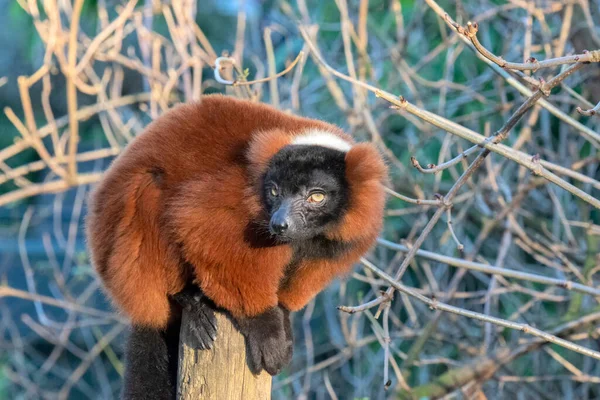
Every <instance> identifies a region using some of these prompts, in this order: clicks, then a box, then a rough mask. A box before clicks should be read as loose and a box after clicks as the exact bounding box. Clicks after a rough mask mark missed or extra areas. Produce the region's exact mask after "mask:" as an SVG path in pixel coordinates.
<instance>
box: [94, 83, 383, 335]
mask: <svg viewBox="0 0 600 400" xmlns="http://www.w3.org/2000/svg"><path fill="white" fill-rule="evenodd" d="M308 129H319V130H326V131H329V132H332V133H334V134H336V135H339V136H340V137H342V138H343V139H345V140H347V141H348V142H349V143H353V142H352V139H351V138H350V137H349V136H348V135H346V134H345V133H343V132H342V131H341V130H340V129H339V128H337V127H335V126H332V125H330V124H327V123H324V122H321V121H317V120H311V119H306V118H300V117H295V116H291V115H288V114H285V113H283V112H280V111H278V110H275V109H273V108H271V107H269V106H266V105H263V104H257V103H251V102H248V101H243V100H238V99H234V98H231V97H226V96H221V95H210V96H205V97H203V100H202V102H201V103H191V104H184V105H180V106H178V107H175V108H174V109H173V110H171V111H169V112H168V113H167V114H165V115H164V116H162V117H161V118H159V119H158V120H156V121H154V122H153V123H152V124H150V125H149V126H148V127H147V129H146V130H145V132H144V133H142V134H141V135H140V136H138V137H137V138H136V139H135V140H134V141H133V142H132V143H131V144H130V145H129V146H128V148H127V149H126V150H125V151H124V152H123V153H122V155H121V156H119V157H118V158H117V159H116V160H115V162H114V163H113V164H112V165H111V167H110V168H109V170H108V171H107V172H106V175H105V177H104V179H103V181H102V182H101V183H100V184H99V185H98V187H97V188H96V189H95V191H94V193H93V195H92V202H91V204H90V209H89V214H88V218H87V233H88V241H89V247H90V249H91V254H92V262H93V264H94V265H95V267H96V269H97V270H98V273H99V274H100V276H101V278H102V280H103V283H104V286H105V288H106V290H107V291H108V292H109V293H110V295H111V297H112V299H113V301H114V302H115V303H116V305H117V307H118V308H120V309H121V310H122V311H123V312H124V313H126V314H127V315H128V316H129V317H130V318H131V320H132V322H134V323H137V324H142V325H148V326H153V327H165V326H166V324H167V323H168V321H169V318H170V313H171V310H170V303H169V300H168V295H170V294H175V293H177V292H178V291H180V290H181V289H182V288H183V286H184V285H185V284H186V282H188V281H189V280H190V279H195V281H196V282H197V283H198V285H199V286H200V287H201V288H202V290H203V291H204V292H205V293H206V294H207V296H208V297H210V298H211V299H212V300H213V301H214V302H215V303H216V304H217V305H219V306H221V307H223V308H226V309H228V310H229V311H231V312H232V313H233V314H234V315H244V316H253V315H256V314H259V313H261V312H262V311H264V310H266V309H267V308H269V307H271V306H275V305H277V303H278V302H281V303H283V304H284V305H286V306H287V307H289V308H290V309H292V310H297V309H300V308H302V307H303V306H304V305H305V304H306V303H307V302H308V301H309V300H310V299H311V298H312V297H313V296H314V295H316V293H318V292H319V291H320V290H322V288H323V287H324V286H325V285H327V284H328V283H329V282H330V281H331V279H333V278H334V277H336V276H338V275H340V274H343V273H346V272H347V271H348V270H349V268H350V267H351V265H352V264H353V263H354V262H356V261H357V260H358V259H359V257H360V256H361V255H362V254H364V252H366V251H367V250H368V248H369V247H370V246H372V245H373V243H374V240H375V238H376V236H377V234H378V232H379V230H380V228H381V222H382V212H383V202H384V195H383V188H382V186H381V183H382V182H383V181H384V180H385V176H386V169H385V165H384V164H383V162H382V160H381V157H380V156H379V154H378V153H377V151H376V150H375V149H374V147H373V146H372V145H370V144H358V145H354V146H353V148H352V149H351V150H350V151H349V152H348V154H347V156H346V161H347V171H346V174H347V178H348V182H349V184H350V188H351V193H352V194H351V199H350V209H349V211H348V212H347V215H345V216H344V218H343V220H342V221H341V222H340V223H339V224H338V225H336V226H335V227H333V228H332V230H331V231H330V232H329V233H328V236H329V237H331V238H333V239H337V240H344V241H350V242H352V243H353V247H352V249H351V251H349V252H347V253H345V254H344V256H343V257H340V259H336V260H327V261H319V262H314V261H313V262H304V263H302V265H301V266H300V268H296V269H294V270H295V271H296V272H295V273H294V275H292V276H288V277H284V271H285V267H286V266H287V265H288V264H289V262H290V260H291V257H292V250H291V248H290V247H289V246H288V245H277V246H274V245H273V244H272V243H261V242H260V241H259V240H258V235H256V232H257V230H260V229H266V223H265V224H263V225H260V224H258V225H257V226H253V225H252V222H253V221H256V220H261V216H262V214H261V213H262V212H263V211H262V207H261V205H260V201H259V195H258V191H257V185H258V182H259V179H258V178H259V177H260V175H261V174H262V173H263V172H264V171H265V169H266V168H267V166H268V162H269V160H270V159H271V157H272V156H273V155H274V154H275V153H277V151H279V150H280V149H281V148H282V147H284V146H286V145H288V144H289V143H290V141H291V140H292V138H293V136H294V135H297V134H299V133H302V132H303V131H306V130H308ZM263 220H264V218H263ZM263 236H264V235H263ZM184 262H188V263H189V264H191V265H192V266H193V267H192V271H186V269H185V268H184V267H183V265H184ZM190 272H191V276H190V275H189V273H190ZM281 282H285V284H284V285H281ZM280 286H281V287H280Z"/></svg>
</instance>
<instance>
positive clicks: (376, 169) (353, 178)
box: [346, 143, 387, 186]
mask: <svg viewBox="0 0 600 400" xmlns="http://www.w3.org/2000/svg"><path fill="white" fill-rule="evenodd" d="M346 179H347V180H348V182H349V183H350V185H351V186H352V185H356V184H358V183H359V182H365V181H369V180H375V181H379V182H381V183H385V181H386V180H387V167H386V165H385V163H384V161H383V158H382V157H381V154H380V153H379V151H378V150H377V149H376V148H375V146H374V145H373V144H371V143H359V144H355V145H354V146H352V148H351V149H350V150H349V151H348V153H347V154H346Z"/></svg>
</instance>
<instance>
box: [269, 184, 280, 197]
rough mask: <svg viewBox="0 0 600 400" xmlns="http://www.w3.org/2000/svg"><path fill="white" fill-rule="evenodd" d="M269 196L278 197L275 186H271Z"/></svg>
mask: <svg viewBox="0 0 600 400" xmlns="http://www.w3.org/2000/svg"><path fill="white" fill-rule="evenodd" d="M271 196H273V197H277V196H279V191H278V190H277V188H276V187H275V186H273V187H272V188H271Z"/></svg>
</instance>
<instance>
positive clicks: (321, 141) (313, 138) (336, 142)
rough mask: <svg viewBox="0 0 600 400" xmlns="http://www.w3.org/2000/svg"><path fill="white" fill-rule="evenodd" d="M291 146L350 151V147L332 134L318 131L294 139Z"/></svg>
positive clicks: (308, 132)
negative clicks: (298, 145)
mask: <svg viewBox="0 0 600 400" xmlns="http://www.w3.org/2000/svg"><path fill="white" fill-rule="evenodd" d="M291 144H293V145H294V144H305V145H311V146H322V147H328V148H330V149H334V150H338V151H342V152H344V153H346V152H348V151H350V149H351V148H352V145H351V144H350V143H348V142H346V141H345V140H344V139H342V138H341V137H339V136H337V135H336V134H334V133H331V132H327V131H319V130H310V131H307V132H306V133H303V134H301V135H298V136H296V137H294V140H292V143H291Z"/></svg>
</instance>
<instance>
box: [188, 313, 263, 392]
mask: <svg viewBox="0 0 600 400" xmlns="http://www.w3.org/2000/svg"><path fill="white" fill-rule="evenodd" d="M217 323H218V327H217V339H216V340H215V343H214V345H213V348H212V349H211V350H194V349H193V348H190V347H189V346H188V345H187V343H188V337H189V335H190V332H189V331H188V329H187V328H186V327H187V326H188V324H187V313H186V312H185V311H184V313H183V317H182V321H181V334H180V338H179V370H178V378H177V399H178V400H192V399H193V400H199V399H202V400H268V399H270V398H271V376H270V375H269V374H268V373H266V372H265V371H262V372H261V374H260V375H258V376H256V375H254V374H252V372H250V369H248V364H247V363H246V344H245V341H244V337H243V336H242V334H241V333H239V332H238V331H237V329H235V327H234V326H233V324H232V323H231V321H230V320H229V318H227V317H226V316H225V315H224V314H222V313H217Z"/></svg>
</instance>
